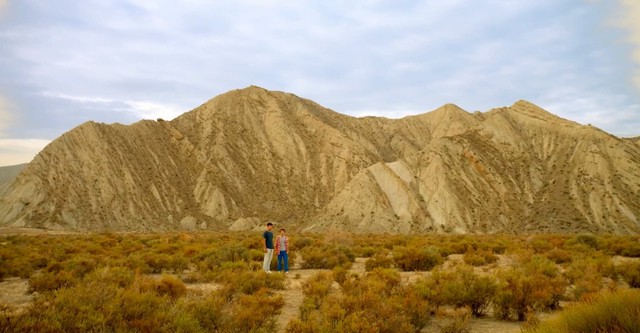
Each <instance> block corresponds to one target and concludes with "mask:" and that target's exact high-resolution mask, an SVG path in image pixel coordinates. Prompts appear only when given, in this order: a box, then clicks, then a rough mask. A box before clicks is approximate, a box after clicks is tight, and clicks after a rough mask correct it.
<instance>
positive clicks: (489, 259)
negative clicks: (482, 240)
mask: <svg viewBox="0 0 640 333" xmlns="http://www.w3.org/2000/svg"><path fill="white" fill-rule="evenodd" d="M462 260H463V261H464V262H465V263H466V264H467V265H471V266H483V265H488V264H492V263H494V262H496V261H498V257H497V256H496V255H495V254H493V252H492V251H490V250H469V251H467V252H465V253H464V255H463V257H462Z"/></svg>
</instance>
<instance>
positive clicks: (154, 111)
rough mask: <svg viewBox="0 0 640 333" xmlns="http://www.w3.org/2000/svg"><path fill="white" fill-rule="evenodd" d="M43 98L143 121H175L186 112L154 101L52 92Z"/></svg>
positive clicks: (46, 93)
mask: <svg viewBox="0 0 640 333" xmlns="http://www.w3.org/2000/svg"><path fill="white" fill-rule="evenodd" d="M42 95H43V96H45V97H49V98H54V99H62V100H67V101H72V102H76V103H80V104H83V105H84V107H85V108H95V106H96V105H101V106H103V109H106V110H107V112H113V111H120V112H128V113H133V114H134V117H135V118H138V119H139V118H142V119H157V118H163V119H167V120H169V119H173V118H175V117H177V116H179V115H180V114H181V113H183V112H185V111H186V110H185V109H184V108H181V107H178V106H175V105H171V104H162V103H158V102H152V101H139V100H117V99H112V98H105V97H95V96H73V95H66V94H59V93H52V92H44V93H42Z"/></svg>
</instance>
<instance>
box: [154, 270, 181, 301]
mask: <svg viewBox="0 0 640 333" xmlns="http://www.w3.org/2000/svg"><path fill="white" fill-rule="evenodd" d="M155 290H156V292H157V293H158V294H159V295H167V296H169V297H171V298H173V299H175V298H178V297H182V296H184V295H185V294H186V293H187V287H186V286H185V285H184V282H182V280H180V279H178V278H177V277H175V276H173V275H162V278H160V281H158V283H157V285H156V287H155Z"/></svg>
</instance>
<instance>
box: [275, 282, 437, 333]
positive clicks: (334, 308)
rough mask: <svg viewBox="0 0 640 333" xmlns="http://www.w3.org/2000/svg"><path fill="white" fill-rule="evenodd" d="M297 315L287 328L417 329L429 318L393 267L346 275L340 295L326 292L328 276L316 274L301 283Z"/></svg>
mask: <svg viewBox="0 0 640 333" xmlns="http://www.w3.org/2000/svg"><path fill="white" fill-rule="evenodd" d="M304 291H305V295H306V296H307V297H306V298H305V300H304V301H303V305H302V306H301V309H300V317H299V319H294V320H292V321H291V322H290V323H289V324H288V325H287V332H290V333H298V332H412V333H413V332H417V331H419V330H420V329H422V328H423V327H424V326H426V324H427V322H428V320H429V313H430V310H431V309H430V307H429V305H428V303H427V302H426V301H425V300H424V299H423V298H421V297H420V296H419V295H418V294H417V293H415V292H414V291H413V290H411V289H410V288H406V287H402V286H401V285H400V275H399V273H398V272H397V271H394V270H384V269H376V270H373V271H372V272H370V273H368V274H367V275H365V276H364V277H362V278H359V277H357V276H356V277H354V278H353V279H347V280H346V281H345V282H344V284H343V295H342V296H339V295H337V294H330V293H329V291H330V279H329V277H328V276H326V275H323V274H318V275H316V276H314V277H313V278H312V279H311V280H310V283H309V284H308V285H307V286H305V289H304Z"/></svg>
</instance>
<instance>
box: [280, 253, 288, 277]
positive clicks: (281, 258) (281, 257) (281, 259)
mask: <svg viewBox="0 0 640 333" xmlns="http://www.w3.org/2000/svg"><path fill="white" fill-rule="evenodd" d="M283 254H284V255H286V254H287V253H286V252H284V251H280V252H279V253H278V272H280V271H281V270H282V261H283V259H284V257H283Z"/></svg>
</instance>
